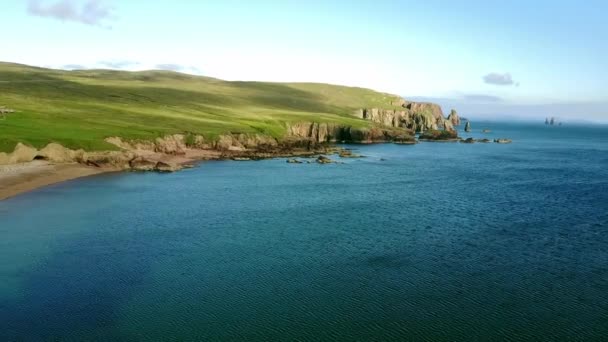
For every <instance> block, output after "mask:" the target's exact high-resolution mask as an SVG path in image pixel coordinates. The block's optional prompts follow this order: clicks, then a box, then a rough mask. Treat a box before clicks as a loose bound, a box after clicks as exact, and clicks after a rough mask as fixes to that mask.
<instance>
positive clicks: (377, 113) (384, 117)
mask: <svg viewBox="0 0 608 342" xmlns="http://www.w3.org/2000/svg"><path fill="white" fill-rule="evenodd" d="M400 103H401V107H402V108H403V109H381V108H365V109H361V110H359V111H358V112H357V116H358V117H360V118H362V119H365V120H369V121H372V122H375V123H378V124H380V125H383V126H387V127H399V128H407V129H410V130H412V131H413V132H424V131H426V130H434V129H446V130H453V129H454V128H453V126H454V123H453V122H451V121H450V122H449V123H448V124H446V122H448V121H449V120H446V119H445V118H444V117H443V111H442V110H441V107H440V106H439V105H437V104H434V103H424V102H409V101H405V100H404V101H403V102H400Z"/></svg>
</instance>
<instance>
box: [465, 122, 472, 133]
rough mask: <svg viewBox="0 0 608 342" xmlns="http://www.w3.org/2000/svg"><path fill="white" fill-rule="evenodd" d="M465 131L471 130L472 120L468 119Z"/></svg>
mask: <svg viewBox="0 0 608 342" xmlns="http://www.w3.org/2000/svg"><path fill="white" fill-rule="evenodd" d="M464 131H465V132H470V131H471V121H467V124H466V125H465V126H464Z"/></svg>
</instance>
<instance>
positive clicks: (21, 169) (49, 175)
mask: <svg viewBox="0 0 608 342" xmlns="http://www.w3.org/2000/svg"><path fill="white" fill-rule="evenodd" d="M108 171H110V170H108V169H100V168H94V167H88V166H84V165H81V164H77V163H72V164H53V163H49V162H46V161H42V160H35V161H32V162H29V163H22V164H14V165H0V200H4V199H7V198H9V197H13V196H16V195H18V194H21V193H24V192H27V191H31V190H34V189H37V188H40V187H43V186H47V185H50V184H54V183H59V182H64V181H67V180H70V179H75V178H80V177H85V176H91V175H95V174H99V173H103V172H108Z"/></svg>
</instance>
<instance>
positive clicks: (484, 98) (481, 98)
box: [462, 94, 503, 103]
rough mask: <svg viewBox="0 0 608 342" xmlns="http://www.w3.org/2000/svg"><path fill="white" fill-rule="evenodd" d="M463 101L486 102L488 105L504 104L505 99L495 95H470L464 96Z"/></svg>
mask: <svg viewBox="0 0 608 342" xmlns="http://www.w3.org/2000/svg"><path fill="white" fill-rule="evenodd" d="M462 98H463V100H466V101H471V102H486V103H496V102H502V101H503V99H502V98H501V97H498V96H493V95H483V94H469V95H463V96H462Z"/></svg>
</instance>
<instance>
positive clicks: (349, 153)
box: [338, 150, 362, 158]
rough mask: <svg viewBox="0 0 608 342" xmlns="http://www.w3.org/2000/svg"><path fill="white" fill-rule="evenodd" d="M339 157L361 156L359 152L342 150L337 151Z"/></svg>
mask: <svg viewBox="0 0 608 342" xmlns="http://www.w3.org/2000/svg"><path fill="white" fill-rule="evenodd" d="M338 156H339V157H340V158H361V157H362V156H361V155H359V154H355V153H353V151H351V150H342V151H340V152H339V153H338Z"/></svg>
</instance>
